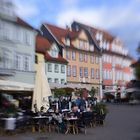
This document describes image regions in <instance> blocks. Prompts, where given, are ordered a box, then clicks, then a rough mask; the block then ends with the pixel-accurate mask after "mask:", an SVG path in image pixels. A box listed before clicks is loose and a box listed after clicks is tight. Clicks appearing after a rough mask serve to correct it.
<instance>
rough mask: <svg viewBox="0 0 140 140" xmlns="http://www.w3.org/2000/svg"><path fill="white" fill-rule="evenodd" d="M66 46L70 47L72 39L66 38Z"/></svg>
mask: <svg viewBox="0 0 140 140" xmlns="http://www.w3.org/2000/svg"><path fill="white" fill-rule="evenodd" d="M65 44H66V45H67V46H70V39H69V38H68V37H66V38H65Z"/></svg>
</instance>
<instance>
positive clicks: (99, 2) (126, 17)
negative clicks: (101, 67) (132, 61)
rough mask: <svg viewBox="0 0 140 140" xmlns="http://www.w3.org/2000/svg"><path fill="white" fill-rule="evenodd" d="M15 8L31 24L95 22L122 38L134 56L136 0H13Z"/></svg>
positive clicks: (139, 24)
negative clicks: (74, 21)
mask: <svg viewBox="0 0 140 140" xmlns="http://www.w3.org/2000/svg"><path fill="white" fill-rule="evenodd" d="M13 1H14V2H15V3H16V9H17V10H16V11H17V13H18V15H19V16H21V17H22V18H23V19H25V20H26V21H27V22H29V23H30V24H31V25H33V26H34V27H37V28H38V27H39V26H40V24H41V22H45V21H47V22H50V23H53V24H56V25H59V26H66V25H70V23H71V22H72V21H73V20H76V21H79V22H82V23H86V24H88V25H91V26H96V27H99V28H102V29H105V30H107V31H109V32H111V33H112V34H113V35H115V36H119V37H120V38H122V40H123V42H124V45H125V47H127V48H128V49H129V52H130V54H131V55H132V56H134V57H135V58H136V57H137V53H136V47H137V46H138V42H140V0H13Z"/></svg>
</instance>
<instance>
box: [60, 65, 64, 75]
mask: <svg viewBox="0 0 140 140" xmlns="http://www.w3.org/2000/svg"><path fill="white" fill-rule="evenodd" d="M61 73H65V66H64V65H61Z"/></svg>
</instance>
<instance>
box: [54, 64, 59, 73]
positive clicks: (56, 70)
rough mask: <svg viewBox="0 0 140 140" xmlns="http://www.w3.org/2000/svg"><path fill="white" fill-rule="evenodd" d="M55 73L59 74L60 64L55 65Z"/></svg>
mask: <svg viewBox="0 0 140 140" xmlns="http://www.w3.org/2000/svg"><path fill="white" fill-rule="evenodd" d="M54 71H55V72H56V73H58V72H59V65H58V64H55V65H54Z"/></svg>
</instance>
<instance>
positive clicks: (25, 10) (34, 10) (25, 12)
mask: <svg viewBox="0 0 140 140" xmlns="http://www.w3.org/2000/svg"><path fill="white" fill-rule="evenodd" d="M14 2H15V4H16V14H17V15H19V16H20V17H23V18H31V17H34V16H36V15H38V14H39V8H38V7H37V5H36V3H35V2H34V1H31V0H30V1H28V2H27V1H24V0H23V1H21V0H14Z"/></svg>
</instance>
